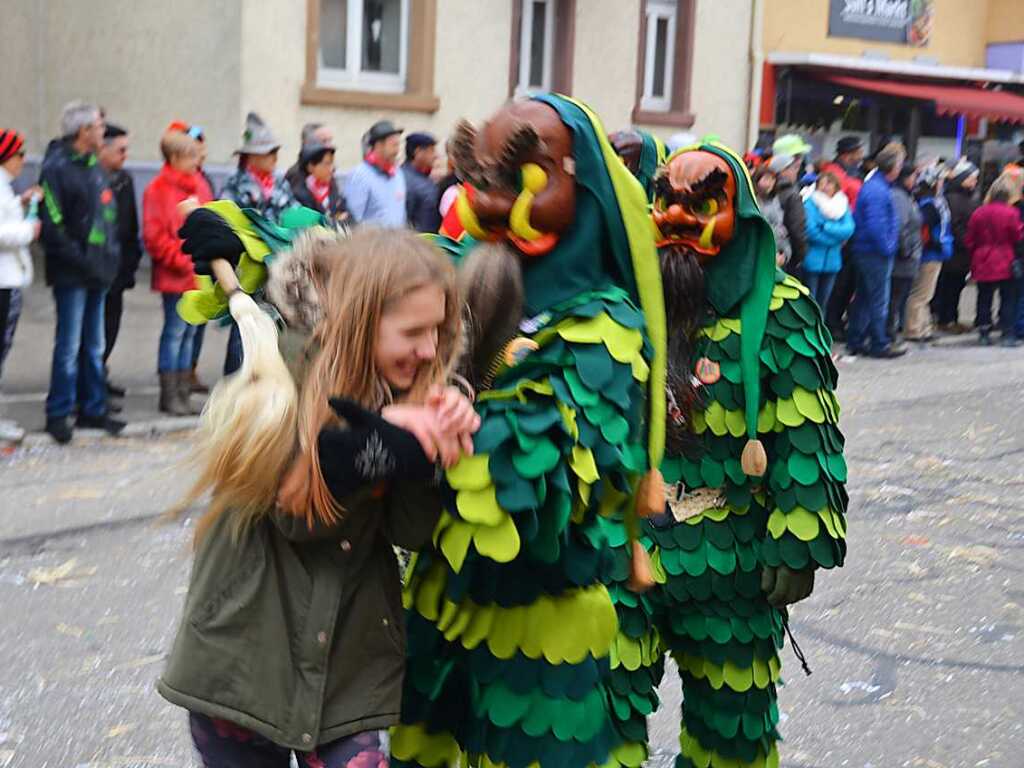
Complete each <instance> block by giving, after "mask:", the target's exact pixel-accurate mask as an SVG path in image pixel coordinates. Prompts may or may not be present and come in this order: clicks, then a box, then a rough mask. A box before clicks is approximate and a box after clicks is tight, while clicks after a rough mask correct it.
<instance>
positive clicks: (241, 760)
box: [188, 712, 388, 768]
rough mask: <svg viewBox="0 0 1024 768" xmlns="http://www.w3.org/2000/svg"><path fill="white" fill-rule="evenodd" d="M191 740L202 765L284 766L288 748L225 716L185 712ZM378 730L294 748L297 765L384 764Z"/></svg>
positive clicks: (365, 767)
mask: <svg viewBox="0 0 1024 768" xmlns="http://www.w3.org/2000/svg"><path fill="white" fill-rule="evenodd" d="M188 719H189V726H190V728H191V730H192V743H193V744H195V747H196V750H197V751H198V752H199V756H200V758H201V759H202V761H203V766H204V768H288V766H289V765H290V764H291V763H290V758H291V752H292V750H290V749H288V748H287V747H281V746H278V745H277V744H274V743H273V742H271V741H269V740H267V739H265V738H263V737H262V736H260V735H258V734H256V733H253V732H252V731H249V730H246V729H245V728H242V727H240V726H237V725H235V724H234V723H229V722H228V721H227V720H218V719H216V718H211V717H207V716H206V715H199V714H196V713H194V712H192V713H189V718H188ZM387 753H388V748H387V746H386V745H385V744H384V735H383V733H382V732H381V731H366V732H364V733H357V734H355V735H354V736H349V737H347V738H344V739H338V740H337V741H332V742H330V743H329V744H321V745H320V746H318V747H317V748H316V749H314V750H313V751H312V752H296V753H295V759H296V761H297V762H298V764H299V768H388V755H387Z"/></svg>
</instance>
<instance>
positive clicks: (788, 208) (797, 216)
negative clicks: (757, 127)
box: [768, 155, 807, 277]
mask: <svg viewBox="0 0 1024 768" xmlns="http://www.w3.org/2000/svg"><path fill="white" fill-rule="evenodd" d="M800 160H801V157H799V156H794V155H774V156H772V159H771V162H770V163H769V165H768V167H769V168H771V170H772V171H774V172H775V175H776V176H778V179H779V180H778V181H777V182H776V183H775V195H776V197H778V199H779V204H780V205H781V206H782V223H783V224H785V225H786V233H787V234H788V235H789V245H790V248H791V250H792V253H791V255H790V257H789V261H788V262H786V264H785V265H784V266H783V269H785V270H786V271H787V272H788V273H789V274H791V275H793V276H794V277H799V275H800V270H801V268H802V267H803V263H804V257H805V256H806V255H807V215H806V213H805V212H804V201H803V198H802V197H800V187H799V186H797V179H799V177H800V165H801V163H800Z"/></svg>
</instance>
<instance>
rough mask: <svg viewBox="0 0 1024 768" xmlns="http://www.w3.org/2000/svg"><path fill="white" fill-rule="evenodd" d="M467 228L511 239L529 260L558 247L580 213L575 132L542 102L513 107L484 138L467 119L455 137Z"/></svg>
mask: <svg viewBox="0 0 1024 768" xmlns="http://www.w3.org/2000/svg"><path fill="white" fill-rule="evenodd" d="M451 152H452V158H453V160H454V162H455V169H456V173H457V174H458V176H459V178H461V179H462V180H463V181H464V182H466V187H467V189H464V190H463V192H462V193H461V194H460V196H459V199H458V200H457V201H456V206H457V209H456V210H457V212H458V216H459V220H460V222H461V223H462V226H463V227H465V229H466V231H467V232H469V234H470V235H472V236H473V237H475V238H477V239H478V240H500V239H504V238H507V239H508V240H509V241H510V242H511V243H512V245H513V246H515V247H516V249H517V250H519V252H520V253H522V254H523V255H525V256H531V257H534V256H541V255H543V254H546V253H548V252H549V251H551V250H552V249H553V248H554V247H555V245H557V244H558V239H559V237H560V236H561V235H562V234H563V233H564V232H565V231H566V230H567V229H568V228H569V226H570V225H571V224H572V222H573V219H574V217H575V212H576V178H575V165H574V161H573V156H572V132H571V131H570V130H569V129H568V128H567V127H566V126H565V125H564V124H563V123H562V120H561V118H559V116H558V113H557V112H556V111H555V110H554V109H553V108H552V107H550V106H548V105H546V104H542V103H541V102H538V101H521V102H514V103H512V104H509V105H507V106H505V107H503V108H502V109H500V110H499V111H498V112H497V113H495V114H494V116H493V117H491V119H490V120H488V121H487V123H486V124H485V125H484V127H483V130H482V131H480V132H479V133H478V132H477V131H476V129H474V128H473V126H471V125H470V124H469V123H468V122H466V121H461V122H460V123H459V124H458V125H457V126H456V128H455V135H454V136H453V139H452V147H451Z"/></svg>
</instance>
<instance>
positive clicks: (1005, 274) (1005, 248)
mask: <svg viewBox="0 0 1024 768" xmlns="http://www.w3.org/2000/svg"><path fill="white" fill-rule="evenodd" d="M1019 198H1020V189H1019V187H1017V186H1016V185H1015V183H1014V181H1013V180H1012V179H1009V178H1007V177H1006V176H1005V174H1004V175H1003V176H1000V177H999V178H998V179H996V180H995V182H994V183H993V184H992V188H991V189H990V190H989V193H988V196H987V197H986V203H985V205H983V206H981V207H980V208H979V209H978V210H976V211H975V212H974V213H973V214H971V218H970V220H969V221H968V222H967V237H966V243H967V247H968V249H969V250H970V252H971V274H972V275H973V276H974V280H975V282H977V284H978V313H977V319H976V320H975V325H976V326H977V328H978V333H979V334H980V336H981V343H982V344H984V345H989V344H991V343H992V340H991V338H990V334H991V332H992V299H993V298H994V296H995V292H996V290H997V289H998V291H999V329H1000V331H1001V332H1002V343H1003V345H1004V346H1008V347H1016V346H1019V345H1020V344H1021V338H1020V337H1021V336H1022V335H1024V334H1022V333H1021V332H1022V331H1024V328H1021V327H1017V328H1016V329H1015V328H1014V325H1015V322H1016V320H1017V314H1018V310H1017V305H1018V302H1019V297H1018V295H1017V294H1018V290H1017V287H1018V283H1019V282H1020V279H1019V276H1020V275H1021V264H1020V262H1019V261H1017V259H1018V258H1019V256H1020V253H1019V250H1020V247H1021V239H1022V237H1024V233H1022V226H1021V218H1020V212H1019V211H1018V210H1017V209H1016V208H1015V207H1014V205H1013V204H1014V203H1015V202H1016V201H1017V200H1018V199H1019ZM1015 262H1016V264H1015ZM1018 326H1019V324H1018Z"/></svg>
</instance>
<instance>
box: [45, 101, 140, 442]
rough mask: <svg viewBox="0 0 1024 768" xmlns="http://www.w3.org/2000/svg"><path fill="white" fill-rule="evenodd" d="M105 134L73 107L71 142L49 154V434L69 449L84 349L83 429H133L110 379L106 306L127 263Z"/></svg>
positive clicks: (85, 111) (68, 124) (65, 132)
mask: <svg viewBox="0 0 1024 768" xmlns="http://www.w3.org/2000/svg"><path fill="white" fill-rule="evenodd" d="M103 131H104V124H103V118H102V116H101V115H100V111H99V109H97V108H96V107H95V106H93V105H91V104H84V103H82V102H80V101H74V102H71V103H70V104H68V105H67V106H65V107H64V111H63V114H62V115H61V134H62V136H63V138H62V139H60V140H58V141H56V142H53V143H51V145H50V147H49V148H48V149H47V153H46V158H45V159H44V161H43V169H42V174H41V176H40V183H41V186H42V188H43V201H44V204H43V206H42V211H41V214H42V215H41V219H42V243H43V249H44V251H45V253H46V282H47V284H48V285H50V286H52V288H53V297H54V301H55V303H56V306H57V327H56V334H55V339H54V348H53V367H52V369H51V373H50V392H49V394H48V395H47V397H46V431H47V432H49V433H50V434H51V435H52V436H53V438H54V440H56V441H57V442H58V443H62V444H63V443H67V442H68V441H70V440H71V434H72V429H71V424H70V416H71V412H72V410H73V408H74V406H75V401H76V400H77V399H78V396H77V395H78V386H77V380H78V369H79V360H78V357H79V352H80V351H82V350H83V348H84V357H83V361H84V370H83V371H82V377H83V379H82V403H81V407H80V409H79V414H78V422H77V426H80V427H91V428H99V429H105V430H106V431H108V432H110V433H111V434H117V433H118V432H120V431H121V430H122V429H124V426H125V424H124V422H122V421H118V420H116V419H112V418H111V417H110V414H109V412H108V405H107V386H106V381H105V377H104V375H103V351H104V347H105V342H104V327H103V324H104V320H103V316H104V311H103V310H104V302H105V299H106V295H107V290H108V289H109V288H110V286H111V284H112V283H113V282H114V279H115V278H116V277H117V273H118V269H119V268H120V264H121V258H120V248H119V246H118V231H117V203H116V202H115V200H114V192H113V190H111V188H110V186H109V185H108V183H107V178H106V175H105V174H104V173H103V170H102V169H101V168H100V166H99V162H98V160H97V159H96V153H97V152H98V151H99V149H100V148H101V146H102V144H103Z"/></svg>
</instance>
